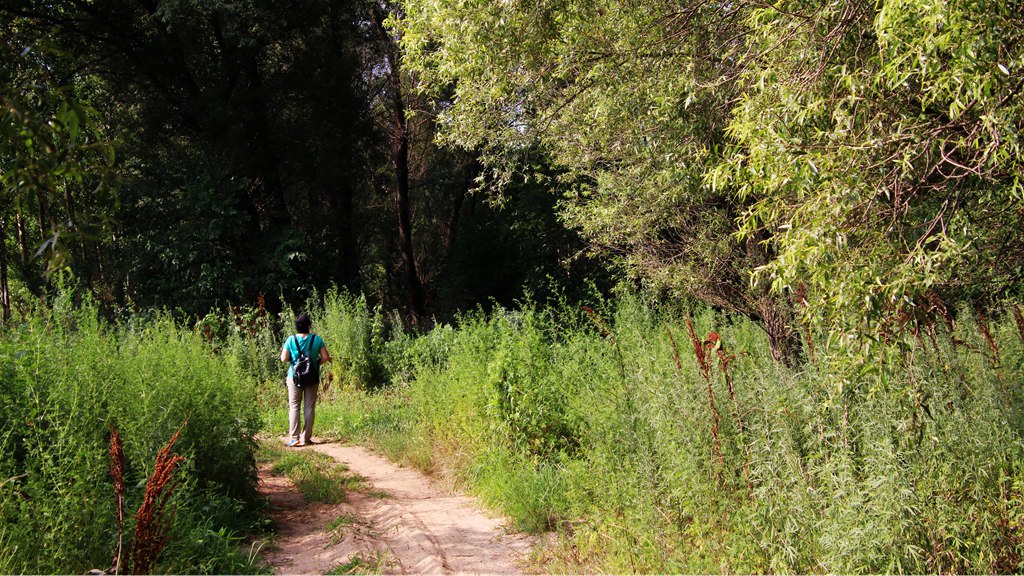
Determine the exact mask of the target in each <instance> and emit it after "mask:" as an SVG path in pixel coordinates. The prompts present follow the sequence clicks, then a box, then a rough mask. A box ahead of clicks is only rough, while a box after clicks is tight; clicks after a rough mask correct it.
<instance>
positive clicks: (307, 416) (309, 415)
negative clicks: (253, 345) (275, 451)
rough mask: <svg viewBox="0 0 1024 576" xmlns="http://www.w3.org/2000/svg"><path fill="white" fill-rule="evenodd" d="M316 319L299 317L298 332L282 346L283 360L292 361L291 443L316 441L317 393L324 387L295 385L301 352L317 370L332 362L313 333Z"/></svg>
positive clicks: (289, 434) (289, 401)
mask: <svg viewBox="0 0 1024 576" xmlns="http://www.w3.org/2000/svg"><path fill="white" fill-rule="evenodd" d="M310 325H312V322H311V321H310V319H309V315H308V314H306V313H305V312H303V313H301V314H299V315H298V316H296V317H295V335H294V336H289V337H288V339H287V340H285V342H284V347H283V348H282V349H281V362H288V363H289V365H288V379H287V381H286V382H287V383H286V386H285V387H286V388H288V446H290V447H291V446H294V447H299V446H305V445H306V444H313V417H314V415H315V414H316V394H317V389H318V388H319V387H320V386H319V384H318V383H314V384H312V385H309V384H307V385H305V386H303V387H301V388H299V387H298V386H296V385H295V363H296V362H297V361H298V359H299V352H300V351H301V352H303V353H305V354H306V356H308V357H309V360H310V362H311V363H312V364H313V373H314V374H315V373H317V372H318V371H319V366H320V365H321V364H326V363H328V362H330V361H331V355H330V353H328V352H327V345H326V344H324V340H323V338H321V337H320V336H317V335H316V334H310V333H309V327H310ZM300 404H302V414H303V419H302V427H301V429H300V427H299V405H300Z"/></svg>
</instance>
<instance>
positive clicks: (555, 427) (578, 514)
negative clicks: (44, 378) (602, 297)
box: [318, 296, 1024, 573]
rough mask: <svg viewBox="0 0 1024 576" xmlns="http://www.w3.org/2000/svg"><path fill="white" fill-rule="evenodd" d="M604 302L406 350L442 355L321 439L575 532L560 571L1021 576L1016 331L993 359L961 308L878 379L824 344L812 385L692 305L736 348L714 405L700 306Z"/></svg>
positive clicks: (713, 363)
mask: <svg viewBox="0 0 1024 576" xmlns="http://www.w3.org/2000/svg"><path fill="white" fill-rule="evenodd" d="M595 308H596V310H594V311H593V312H592V313H590V312H586V311H582V310H579V309H574V308H569V307H563V308H560V309H547V310H543V311H542V310H539V309H537V308H534V307H531V306H526V307H524V309H522V310H519V311H508V310H496V311H494V312H492V313H490V314H484V313H475V314H469V315H466V316H464V317H463V318H461V319H460V321H459V323H458V326H457V327H451V326H439V327H437V328H435V331H434V332H435V333H428V334H425V335H423V336H421V337H418V338H410V337H408V336H404V337H403V339H401V340H400V342H402V343H403V344H402V345H403V346H405V347H406V349H407V350H410V351H411V350H414V349H416V348H417V347H419V346H422V347H424V348H427V349H428V350H430V353H429V354H415V353H412V352H410V353H409V356H408V358H409V359H410V360H409V362H410V369H409V370H410V371H409V373H408V382H407V383H405V382H400V381H399V382H396V384H395V385H394V386H393V387H392V388H390V389H385V390H383V391H380V392H375V393H374V392H369V393H368V392H365V391H356V392H353V393H351V394H349V393H346V394H344V395H343V396H341V397H339V398H338V401H337V402H334V403H330V404H326V405H321V406H319V407H318V426H320V427H321V428H322V429H323V430H324V431H325V432H324V433H330V434H337V435H339V436H341V437H344V438H351V439H356V440H360V441H368V442H371V443H374V444H377V445H378V446H384V447H386V452H387V453H388V454H390V455H392V457H394V458H396V459H398V460H400V461H405V462H408V463H413V464H415V465H417V466H420V467H423V468H427V469H431V470H434V471H436V472H442V473H446V474H450V475H451V476H452V477H454V478H455V479H456V480H457V481H459V482H460V483H462V484H463V485H464V486H466V487H467V488H468V489H469V490H471V491H473V492H475V493H477V494H479V495H480V496H481V497H482V498H483V499H484V500H485V501H486V502H487V503H489V504H490V505H493V506H495V507H496V508H498V509H500V510H501V511H503V512H504V513H505V514H507V515H509V516H510V517H511V518H512V519H513V521H514V522H515V524H516V525H517V526H518V527H519V528H521V529H524V530H529V531H544V530H547V529H552V528H553V529H555V530H557V531H558V533H559V539H558V540H557V541H556V542H555V543H554V544H552V545H551V547H550V549H548V550H547V551H546V552H547V554H548V555H549V557H550V558H553V559H554V560H552V562H553V563H552V564H548V565H547V567H546V569H549V570H553V571H558V572H616V573H621V572H658V573H680V572H682V573H709V572H716V573H717V572H745V573H754V572H759V573H760V572H802V573H809V572H814V573H817V572H847V573H863V572H867V573H879V572H901V573H921V572H943V571H952V572H1015V571H1019V570H1020V569H1021V568H1022V567H1021V565H1020V558H1021V554H1022V553H1024V542H1022V541H1021V539H1020V538H1019V536H1018V535H1017V528H1018V527H1019V526H1020V522H1021V519H1022V505H1021V501H1022V499H1021V491H1020V487H1021V486H1022V484H1024V469H1022V468H1021V462H1022V461H1024V427H1022V425H1021V422H1024V419H1022V418H1021V414H1022V412H1021V410H1022V409H1024V395H1022V391H1021V390H1020V389H1019V387H1017V386H1014V385H1013V384H1012V383H1015V382H1019V381H1020V378H1021V377H1022V373H1021V370H1022V369H1024V341H1022V340H1021V338H1020V337H1019V335H1018V334H1017V332H1016V330H1015V327H1014V325H1013V323H1012V321H1011V319H1010V318H1009V317H1007V318H1005V319H1003V320H1000V321H998V322H992V324H991V327H989V328H988V330H989V332H990V334H991V335H992V336H993V342H996V343H997V345H998V348H997V349H993V348H991V347H990V345H989V344H988V341H987V339H986V338H985V337H984V336H983V333H984V330H983V329H982V328H981V325H980V324H977V323H975V322H972V321H971V320H970V315H969V314H967V313H966V311H965V312H963V313H961V314H960V321H959V322H958V323H957V327H956V329H955V332H953V333H943V332H941V331H938V332H936V333H935V334H934V336H935V338H934V342H933V340H932V339H931V338H927V339H922V340H920V341H914V340H910V341H907V342H906V343H905V348H903V353H902V354H900V355H893V356H889V357H886V358H883V359H882V360H883V361H881V362H878V363H877V364H875V368H874V369H873V370H862V369H861V367H859V366H854V365H851V364H850V362H849V360H848V358H846V357H844V356H842V355H833V354H831V353H828V352H822V351H821V350H819V351H818V353H817V355H816V359H817V361H816V362H815V363H809V364H808V365H807V366H805V367H804V368H803V369H801V370H799V371H796V370H790V369H786V368H783V367H780V366H779V365H777V364H776V363H775V362H774V361H773V360H772V359H771V354H770V352H769V350H767V346H766V343H765V341H764V333H763V331H762V330H761V329H760V328H758V327H757V326H756V325H755V324H754V323H752V322H750V321H748V320H745V319H740V318H738V317H729V316H724V315H722V314H720V313H716V312H713V311H710V310H696V311H694V312H691V313H692V314H694V317H693V322H694V324H695V326H696V335H697V338H698V340H704V339H705V336H704V335H706V334H708V333H709V332H711V331H712V330H713V331H714V332H715V333H717V334H718V335H719V337H720V343H719V344H718V345H717V346H716V347H710V348H705V351H706V352H708V351H709V352H708V353H709V356H708V358H709V359H710V364H709V368H708V377H709V379H710V383H711V391H712V394H713V396H712V398H713V400H714V403H715V406H716V411H713V410H712V407H711V404H710V400H711V399H710V398H709V396H708V385H707V383H706V382H707V381H705V380H704V379H703V377H702V375H701V374H702V373H701V369H700V368H699V363H698V362H697V360H696V358H695V356H694V347H693V346H692V345H691V344H692V343H691V342H690V341H689V338H688V335H687V329H686V321H685V320H686V315H685V314H686V312H685V311H684V313H683V314H684V315H679V314H673V313H669V312H666V311H658V310H657V309H655V308H653V307H651V306H650V305H648V304H646V303H645V302H643V301H641V300H639V299H637V298H635V297H629V296H623V297H620V298H619V299H618V300H617V301H615V302H613V303H609V304H602V305H599V306H596V307H595ZM708 340H709V341H710V340H711V339H710V338H708ZM697 344H698V346H700V347H703V346H704V344H703V342H698V343H697ZM995 350H998V358H999V362H998V363H996V362H995V360H996V352H995ZM717 352H722V353H723V357H725V358H727V360H728V363H727V364H726V365H725V366H724V367H723V364H722V360H721V357H719V356H718V355H717ZM677 362H678V367H677ZM726 370H727V371H728V377H729V378H730V379H731V382H732V384H733V390H732V392H730V390H729V386H727V380H726ZM716 444H717V445H718V451H719V453H720V454H721V458H719V457H718V456H717V454H716V452H715V449H714V446H715V445H716Z"/></svg>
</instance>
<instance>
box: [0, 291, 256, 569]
mask: <svg viewBox="0 0 1024 576" xmlns="http://www.w3.org/2000/svg"><path fill="white" fill-rule="evenodd" d="M0 375H2V379H3V382H4V386H3V388H2V389H0V419H2V421H3V422H5V423H6V424H5V427H4V431H3V432H2V433H0V476H2V478H0V482H2V486H0V517H2V518H3V521H2V522H0V536H2V537H0V545H2V547H0V566H3V567H4V568H5V569H8V568H9V569H10V571H11V572H32V573H82V572H84V571H85V570H88V569H90V568H106V567H107V566H109V565H110V562H111V558H112V557H113V554H114V550H115V545H116V542H117V529H116V524H115V514H114V488H113V483H112V479H111V476H110V473H109V472H108V458H107V451H108V446H109V445H108V442H109V435H110V430H111V429H116V430H118V431H119V433H120V436H121V438H122V439H123V441H124V457H125V468H124V479H125V486H126V492H127V494H126V496H127V509H126V512H127V515H129V516H130V515H131V513H132V512H133V511H134V510H135V508H136V507H137V506H138V505H139V503H140V502H141V496H142V490H143V488H144V486H145V482H146V479H147V477H148V476H149V475H150V474H151V472H152V467H153V463H154V460H155V457H156V454H157V452H158V451H160V449H161V448H163V447H164V445H165V444H166V443H167V441H168V439H169V438H170V437H171V436H172V435H173V434H174V433H175V432H176V431H177V430H179V429H180V430H182V432H181V437H180V439H179V441H178V443H177V445H176V447H175V451H176V452H177V453H179V454H181V455H183V456H184V457H185V461H184V462H183V463H182V464H180V465H179V468H178V471H177V472H176V478H177V482H178V483H177V485H176V487H175V488H174V492H173V500H172V502H173V505H174V506H176V507H177V513H176V514H175V516H174V524H173V528H172V534H173V535H174V538H173V539H172V541H171V543H170V545H169V548H168V551H167V552H166V553H165V554H164V555H163V556H162V558H164V561H163V562H164V564H162V565H163V566H165V567H167V568H168V569H171V570H173V571H180V572H203V571H210V570H212V571H215V572H219V571H221V570H222V569H223V568H224V567H225V564H223V563H217V562H212V563H211V560H210V559H211V558H224V557H225V556H224V554H223V551H224V550H225V542H226V541H228V542H234V541H236V540H237V537H236V536H234V534H236V533H241V532H244V531H247V530H249V529H250V528H251V527H252V526H253V524H254V523H255V522H256V521H257V519H258V517H257V515H256V513H255V512H254V511H255V510H256V506H255V503H256V475H255V460H254V456H253V454H254V450H255V442H254V440H253V438H254V435H255V433H256V431H257V429H258V423H259V415H258V413H257V412H256V409H255V402H254V399H255V396H254V387H252V386H250V385H247V384H246V383H244V382H243V381H242V380H240V379H239V378H238V375H237V374H236V372H235V371H234V370H232V368H231V366H230V365H229V364H228V363H227V362H225V361H224V360H223V359H222V358H220V357H218V356H217V355H215V354H213V353H212V351H211V349H210V347H209V346H208V345H207V344H206V343H204V342H203V340H202V339H201V337H200V336H199V335H197V334H195V333H192V332H190V331H187V330H182V329H181V328H179V327H178V326H176V324H175V323H174V322H173V321H172V320H171V319H169V318H167V317H157V318H155V319H153V320H149V321H141V320H137V321H135V322H131V323H129V324H128V325H127V326H126V327H119V326H114V325H110V324H107V323H104V322H101V321H99V320H98V314H97V310H96V307H95V306H93V305H92V304H90V303H89V302H86V303H85V304H84V305H83V306H81V307H80V308H77V309H76V308H74V307H73V306H72V305H71V302H70V300H69V299H68V298H65V297H62V298H60V299H58V300H57V301H56V302H55V304H54V306H53V308H52V309H45V308H41V307H40V308H38V309H37V310H36V311H35V313H34V314H33V316H32V317H31V318H28V319H26V321H25V322H24V323H23V324H21V325H19V326H10V327H7V328H6V329H5V330H4V334H3V338H2V339H0ZM218 509H219V510H220V512H216V510H218ZM227 511H229V512H227ZM128 524H129V526H128V532H129V534H128V535H126V542H130V529H131V526H130V524H131V522H130V519H129V522H128ZM208 532H209V533H214V534H220V536H219V537H217V538H213V537H210V538H205V537H204V538H203V539H201V540H203V541H204V542H207V543H208V544H209V546H205V545H198V544H195V543H194V541H193V537H194V536H195V535H196V534H197V533H201V534H206V533H208ZM190 542H193V543H190ZM185 548H191V549H192V552H193V555H192V559H193V560H194V562H192V561H188V562H186V561H185V560H186V559H185V558H184V557H183V556H182V555H181V551H182V550H184V549H185ZM236 567H237V566H236ZM252 569H254V568H253V567H252V566H250V567H249V570H252ZM5 571H6V570H5Z"/></svg>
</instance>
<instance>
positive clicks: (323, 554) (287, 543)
mask: <svg viewBox="0 0 1024 576" xmlns="http://www.w3.org/2000/svg"><path fill="white" fill-rule="evenodd" d="M300 450H318V451H320V452H323V453H325V454H327V455H329V456H331V457H333V458H334V459H335V460H337V461H338V462H340V463H342V464H344V465H345V466H347V467H348V468H349V470H350V471H351V472H353V473H356V474H359V475H360V476H362V477H364V478H365V479H366V481H367V487H366V488H365V489H362V490H358V491H350V492H349V493H348V502H345V503H343V504H338V505H326V504H310V503H307V502H306V501H305V500H304V499H303V497H302V495H301V494H300V493H299V492H298V490H297V489H296V488H295V486H294V485H293V484H292V483H291V481H289V480H288V479H287V478H284V477H280V476H272V475H270V474H269V472H268V471H267V470H265V469H261V470H260V489H261V491H262V492H263V493H264V494H266V495H267V496H269V498H270V506H271V515H272V516H273V518H274V521H275V524H276V526H277V535H276V537H275V538H274V543H273V548H272V549H271V550H269V551H268V552H266V553H265V554H264V558H265V559H266V560H267V561H268V562H269V563H270V564H271V565H272V566H273V567H274V572H275V573H276V574H323V573H325V572H327V571H329V570H332V569H336V568H337V567H338V566H343V565H351V564H353V562H354V561H355V562H359V563H360V565H359V567H358V570H359V571H361V572H379V573H382V574H521V573H522V572H523V570H522V568H521V565H522V559H523V558H524V557H525V555H526V553H527V552H528V550H529V548H530V540H529V538H528V537H527V536H524V535H520V534H511V533H507V532H506V531H505V530H504V528H503V522H502V521H501V520H500V519H497V518H492V517H489V516H488V515H486V514H484V513H483V512H482V511H481V510H480V509H479V508H478V507H477V506H476V504H475V503H474V501H473V500H472V499H471V498H468V497H466V496H459V495H455V494H451V493H449V492H447V491H444V490H442V489H440V488H438V487H437V486H435V485H434V484H433V483H431V481H430V480H429V479H428V478H427V477H426V476H424V475H423V474H421V473H419V472H417V471H415V470H412V469H409V468H403V467H399V466H397V465H395V464H393V463H391V462H390V461H388V460H386V459H385V458H383V457H381V456H378V455H376V454H374V453H372V452H370V451H368V450H366V449H364V448H361V447H358V446H349V445H344V444H336V443H324V444H316V445H313V446H308V447H306V448H300ZM339 518H340V519H341V521H340V522H338V519H339ZM332 521H333V522H335V523H336V524H341V526H339V527H337V528H335V529H333V530H328V529H327V527H328V524H330V523H332Z"/></svg>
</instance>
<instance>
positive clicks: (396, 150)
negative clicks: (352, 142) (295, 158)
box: [391, 70, 426, 324]
mask: <svg viewBox="0 0 1024 576" xmlns="http://www.w3.org/2000/svg"><path fill="white" fill-rule="evenodd" d="M392 73H393V74H396V75H397V74H398V71H397V70H393V71H392ZM399 82H400V81H396V82H394V84H395V85H397V84H398V83H399ZM393 102H394V106H395V110H394V113H395V127H394V132H393V133H392V136H391V153H392V163H393V165H394V169H395V201H396V202H397V204H398V246H399V250H400V251H401V253H402V267H403V268H405V289H406V298H407V301H408V306H409V313H410V314H411V315H412V322H413V324H419V323H420V321H421V320H422V318H423V315H424V314H425V312H426V310H425V308H426V305H425V302H424V296H423V285H422V283H420V276H419V271H418V270H417V269H416V255H415V254H414V253H413V249H412V215H411V213H412V210H411V202H410V198H409V125H408V119H407V118H406V114H405V104H404V102H403V101H402V94H401V92H400V91H399V90H398V89H397V87H396V91H395V95H394V97H393Z"/></svg>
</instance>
